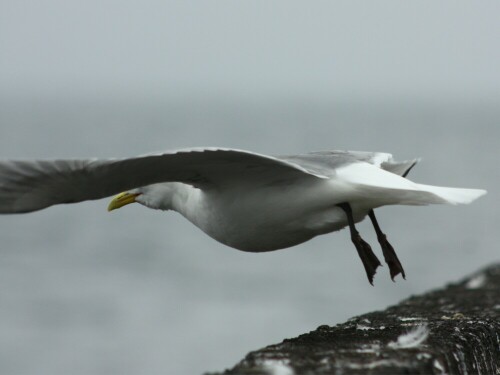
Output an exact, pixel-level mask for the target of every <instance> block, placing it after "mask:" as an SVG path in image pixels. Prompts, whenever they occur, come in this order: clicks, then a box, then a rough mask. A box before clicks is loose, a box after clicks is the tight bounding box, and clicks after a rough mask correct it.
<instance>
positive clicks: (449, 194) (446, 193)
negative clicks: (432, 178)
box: [418, 184, 486, 204]
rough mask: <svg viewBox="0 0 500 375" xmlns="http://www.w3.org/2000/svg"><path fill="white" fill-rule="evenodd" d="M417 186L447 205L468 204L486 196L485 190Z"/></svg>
mask: <svg viewBox="0 0 500 375" xmlns="http://www.w3.org/2000/svg"><path fill="white" fill-rule="evenodd" d="M418 186H419V188H421V189H422V190H423V191H427V192H429V193H432V194H433V195H435V196H437V197H439V198H441V199H442V200H443V201H444V202H442V203H449V204H469V203H471V202H473V201H475V200H476V199H477V198H479V197H481V196H483V195H484V194H486V190H481V189H462V188H451V187H442V186H431V185H420V184H419V185H418ZM432 203H433V202H432Z"/></svg>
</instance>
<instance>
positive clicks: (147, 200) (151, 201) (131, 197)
mask: <svg viewBox="0 0 500 375" xmlns="http://www.w3.org/2000/svg"><path fill="white" fill-rule="evenodd" d="M175 185H176V184H175V183H160V184H154V185H148V186H143V187H140V188H137V189H132V190H129V191H125V192H123V193H120V194H118V195H117V196H115V197H114V198H113V199H112V200H111V202H109V206H108V211H113V210H116V209H117V208H121V207H123V206H126V205H128V204H130V203H140V204H142V205H143V206H146V207H149V208H153V209H156V210H171V209H172V197H173V194H174V192H175V190H176V188H175Z"/></svg>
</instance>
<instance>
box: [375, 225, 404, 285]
mask: <svg viewBox="0 0 500 375" xmlns="http://www.w3.org/2000/svg"><path fill="white" fill-rule="evenodd" d="M378 242H379V243H380V246H381V247H382V253H383V254H384V259H385V262H386V263H387V265H388V266H389V272H390V274H391V279H392V281H394V278H395V277H396V276H397V275H399V274H401V276H403V279H406V275H405V270H404V269H403V266H402V265H401V262H400V261H399V259H398V256H397V255H396V252H395V251H394V248H393V247H392V245H391V244H390V243H389V241H387V236H386V235H385V234H383V233H382V234H380V235H378Z"/></svg>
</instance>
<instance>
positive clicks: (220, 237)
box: [184, 186, 347, 252]
mask: <svg viewBox="0 0 500 375" xmlns="http://www.w3.org/2000/svg"><path fill="white" fill-rule="evenodd" d="M320 188H321V187H315V186H313V187H307V186H301V187H299V188H297V187H288V186H285V187H268V188H260V189H258V190H252V189H235V190H233V191H231V190H229V191H227V190H226V191H223V192H217V191H216V192H204V193H203V194H202V196H200V199H199V201H198V202H197V205H196V209H194V210H193V212H191V213H187V214H184V216H186V217H187V218H188V219H189V220H190V221H191V222H193V224H195V225H196V226H198V227H199V228H200V229H202V230H203V231H204V232H205V233H207V234H208V235H209V236H211V237H213V238H214V239H216V240H217V241H219V242H222V243H223V244H225V245H228V246H230V247H233V248H236V249H239V250H243V251H250V252H264V251H272V250H278V249H282V248H287V247H290V246H294V245H297V244H299V243H302V242H305V241H307V240H309V239H311V238H313V237H315V236H317V235H319V234H324V233H328V232H332V231H334V230H338V229H341V228H343V227H344V226H345V225H347V220H346V218H345V214H344V213H343V211H342V210H341V209H340V208H338V207H336V202H335V201H334V200H332V199H329V197H328V194H325V193H324V192H322V191H321V192H319V191H317V190H318V189H320Z"/></svg>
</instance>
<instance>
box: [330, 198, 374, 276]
mask: <svg viewBox="0 0 500 375" xmlns="http://www.w3.org/2000/svg"><path fill="white" fill-rule="evenodd" d="M338 206H339V207H340V208H341V209H342V210H344V212H345V214H346V216H347V221H348V223H349V230H350V231H351V240H352V242H353V244H354V246H355V247H356V250H357V251H358V255H359V257H360V258H361V262H363V266H364V267H365V271H366V276H367V277H368V281H369V282H370V284H371V285H373V277H374V276H375V273H376V272H377V268H378V267H379V266H381V265H382V264H381V263H380V261H379V260H378V258H377V256H376V255H375V254H374V253H373V251H372V248H371V247H370V245H368V243H366V242H365V241H364V240H363V239H362V238H361V236H360V235H359V232H358V231H357V230H356V227H355V226H354V218H353V216H352V209H351V205H350V204H349V203H347V202H346V203H341V204H339V205H338Z"/></svg>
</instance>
